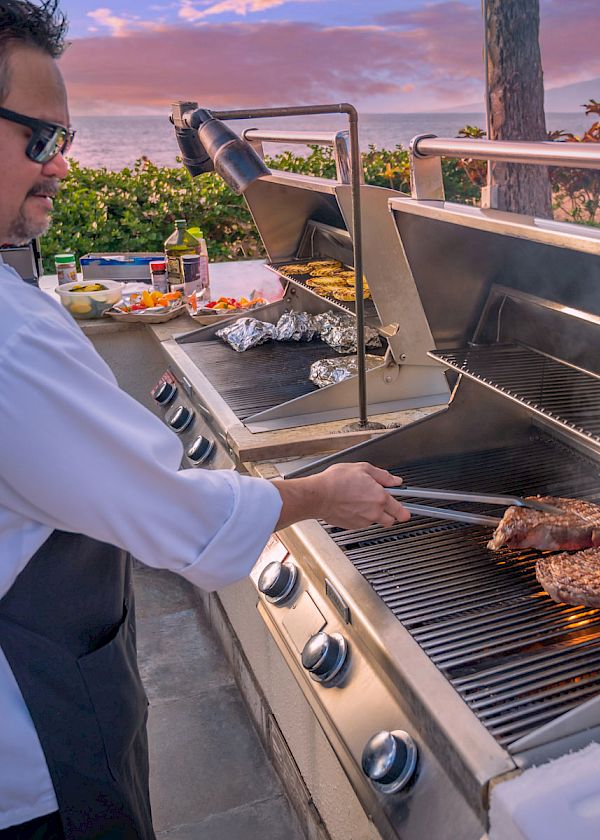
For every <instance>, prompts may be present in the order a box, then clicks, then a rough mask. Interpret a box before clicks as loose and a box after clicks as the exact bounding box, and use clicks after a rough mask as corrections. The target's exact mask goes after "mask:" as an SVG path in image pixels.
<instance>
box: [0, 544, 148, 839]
mask: <svg viewBox="0 0 600 840" xmlns="http://www.w3.org/2000/svg"><path fill="white" fill-rule="evenodd" d="M0 646H1V647H2V649H3V651H4V654H5V655H6V658H7V659H8V662H9V664H10V667H11V669H12V671H13V674H14V675H15V678H16V680H17V682H18V684H19V688H20V689H21V693H22V694H23V697H24V699H25V703H26V704H27V707H28V709H29V712H30V714H31V717H32V719H33V723H34V725H35V728H36V730H37V734H38V736H39V739H40V742H41V745H42V749H43V751H44V755H45V757H46V761H47V764H48V769H49V771H50V776H51V778H52V782H53V785H54V790H55V792H56V798H57V800H58V807H59V810H60V815H61V819H62V821H63V825H64V831H65V835H66V837H67V838H68V840H92V838H94V839H95V838H110V840H153V838H154V836H155V835H154V831H153V829H152V820H151V814H150V801H149V793H148V747H147V740H146V719H147V708H148V700H147V698H146V694H145V692H144V689H143V686H142V683H141V680H140V676H139V672H138V668H137V661H136V646H135V620H134V605H133V593H132V589H131V561H130V559H129V558H128V557H127V556H126V555H125V553H124V552H122V551H121V550H119V549H116V548H114V547H112V546H109V545H106V544H105V543H100V542H97V541H96V540H92V539H90V538H89V537H85V536H82V535H80V534H68V533H65V532H63V531H54V532H53V533H52V534H51V535H50V537H49V538H48V539H47V540H46V542H45V543H44V544H43V545H42V546H41V548H40V549H39V550H38V551H37V552H36V553H35V554H34V555H33V557H32V558H31V560H30V561H29V563H28V564H27V565H26V566H25V568H24V569H23V571H22V572H21V573H20V574H19V576H18V577H17V579H16V580H15V582H14V584H13V585H12V587H11V588H10V590H9V591H8V592H7V593H6V595H5V596H4V598H2V600H0Z"/></svg>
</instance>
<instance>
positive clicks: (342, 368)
mask: <svg viewBox="0 0 600 840" xmlns="http://www.w3.org/2000/svg"><path fill="white" fill-rule="evenodd" d="M365 362H366V368H367V370H371V368H375V367H378V365H381V364H383V358H382V357H381V356H373V355H369V354H367V355H366V356H365ZM357 374H358V363H357V357H356V356H345V357H344V358H343V359H319V360H318V361H317V362H313V363H312V365H311V366H310V374H309V376H308V378H309V379H310V381H311V382H312V383H313V384H314V385H317V386H318V387H319V388H325V386H326V385H335V384H336V383H337V382H343V381H344V379H349V378H350V377H351V376H357Z"/></svg>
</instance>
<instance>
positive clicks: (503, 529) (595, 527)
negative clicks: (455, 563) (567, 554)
mask: <svg viewBox="0 0 600 840" xmlns="http://www.w3.org/2000/svg"><path fill="white" fill-rule="evenodd" d="M528 498H529V499H531V500H532V501H538V502H544V503H546V504H549V505H553V506H554V507H557V508H560V509H561V510H563V511H564V514H562V515H559V514H554V513H544V512H543V511H539V510H533V509H532V508H524V507H509V508H507V509H506V512H505V514H504V516H503V517H502V520H501V522H500V524H499V525H498V527H497V528H496V530H495V531H494V535H493V536H492V539H491V540H490V541H489V543H488V548H491V549H493V550H498V549H499V548H502V546H504V545H505V546H507V547H508V548H537V549H539V550H540V551H561V550H562V551H577V550H579V549H583V548H591V547H593V546H600V506H599V505H595V504H593V503H592V502H584V501H581V500H579V499H558V498H555V497H553V496H529V497H528Z"/></svg>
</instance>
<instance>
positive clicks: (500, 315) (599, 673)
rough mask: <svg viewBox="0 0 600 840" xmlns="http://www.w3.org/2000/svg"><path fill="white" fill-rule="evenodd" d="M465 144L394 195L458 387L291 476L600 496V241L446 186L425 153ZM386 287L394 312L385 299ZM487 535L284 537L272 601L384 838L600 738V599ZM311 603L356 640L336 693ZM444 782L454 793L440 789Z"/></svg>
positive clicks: (430, 828) (310, 530) (422, 531)
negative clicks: (410, 774)
mask: <svg viewBox="0 0 600 840" xmlns="http://www.w3.org/2000/svg"><path fill="white" fill-rule="evenodd" d="M453 142H454V141H435V140H434V141H430V140H425V139H423V138H421V139H420V140H419V141H418V142H416V143H415V145H414V148H413V162H412V163H413V165H412V170H411V175H412V185H413V197H412V198H408V197H404V196H403V197H391V198H390V201H389V208H390V211H391V215H392V217H393V219H394V221H395V224H396V228H397V232H398V235H399V239H400V241H401V244H402V250H403V254H404V257H405V258H406V261H407V264H408V268H409V270H410V274H411V276H412V278H413V280H414V288H415V289H416V291H417V293H418V296H419V303H420V306H421V310H420V311H421V312H422V313H423V315H424V317H425V318H426V320H427V324H428V327H429V330H430V334H431V340H430V343H429V346H428V347H427V348H426V354H428V356H429V358H431V359H434V360H435V361H437V362H440V363H441V364H443V365H445V366H446V367H447V368H451V369H452V371H453V372H455V373H456V374H458V377H457V379H456V377H454V379H455V382H456V385H455V388H454V390H453V393H452V398H451V400H450V403H449V405H448V407H447V408H445V409H444V410H442V411H439V412H438V413H436V414H433V415H431V416H430V417H428V418H425V419H423V420H421V421H418V422H416V423H413V424H412V425H410V426H407V427H405V428H402V429H398V430H397V431H393V432H390V433H388V434H386V435H383V436H380V437H379V438H377V439H373V440H370V441H368V442H367V443H363V444H360V445H358V446H355V447H353V448H351V449H348V450H346V451H345V452H343V453H338V454H337V455H335V456H330V457H327V458H323V459H321V460H320V461H319V462H317V463H314V462H313V463H312V464H310V465H308V466H302V467H300V468H298V469H296V470H292V471H291V472H289V471H287V476H288V477H290V478H293V477H301V476H304V475H310V474H314V473H316V472H319V471H321V470H322V469H324V468H325V467H327V466H329V465H330V464H334V463H340V462H355V461H368V462H370V463H372V464H375V465H377V466H379V467H383V468H386V469H391V470H392V471H394V472H399V473H401V474H402V476H403V477H404V479H405V481H406V483H407V485H409V486H410V485H411V484H413V485H415V486H420V487H427V486H429V487H432V488H433V487H436V488H437V487H441V488H446V489H448V490H453V489H456V490H463V491H467V492H468V491H471V492H480V493H505V494H514V495H519V496H526V495H535V494H538V493H542V494H547V495H551V496H565V497H571V498H581V499H587V500H592V501H595V502H597V503H600V361H599V360H600V260H599V256H600V237H599V236H598V233H597V232H594V231H589V230H587V229H582V228H580V227H579V226H573V225H563V224H559V223H555V222H549V221H544V220H539V219H529V218H526V217H522V216H518V215H515V214H506V213H497V212H495V211H493V210H485V211H483V210H480V209H478V208H473V207H459V206H457V205H452V204H448V203H445V202H444V201H443V192H442V189H441V167H440V165H439V161H436V162H435V163H436V165H435V167H432V166H429V164H430V163H431V160H428V159H427V158H428V156H429V151H428V150H431V149H433V152H432V153H435V154H441V153H442V152H441V151H440V149H447V148H450V149H451V148H452V143H453ZM461 142H462V141H461ZM428 144H431V145H428ZM436 144H437V145H436ZM517 145H518V146H519V148H514V147H511V148H512V151H511V154H513V158H514V154H516V153H517V152H518V154H519V155H521V154H522V153H524V150H523V148H521V146H522V144H517ZM561 145H562V144H561ZM534 146H535V147H536V149H537V153H539V152H540V149H539V148H537V146H536V144H534ZM461 148H462V147H461ZM469 148H472V149H473V154H476V150H477V149H478V148H481V147H478V145H477V141H471V143H470V146H469ZM495 148H496V146H495V145H493V144H491V145H490V144H487V145H486V146H485V147H484V151H485V154H484V155H483V157H486V155H488V151H486V150H489V149H495ZM423 149H424V150H425V151H424V153H423V154H421V151H423ZM534 151H535V149H534ZM541 152H542V153H543V154H547V152H548V150H547V148H546V147H545V148H544V149H543V150H541ZM494 154H495V152H494ZM502 154H503V152H502ZM595 160H596V163H597V162H598V155H597V153H596V156H595ZM421 198H424V199H427V200H425V201H422V200H420V199H421ZM369 285H370V287H371V288H372V290H373V292H374V294H373V297H374V300H375V304H376V307H377V310H378V311H379V309H380V301H382V300H385V295H378V294H376V292H375V289H376V281H375V283H373V284H372V283H371V279H370V278H369ZM407 288H408V286H407ZM389 291H391V290H389ZM401 303H402V301H401V300H399V301H398V304H399V305H401ZM381 322H382V323H383V324H388V323H391V319H388V318H383V317H382V319H381ZM457 348H458V349H457ZM410 501H413V500H410ZM414 501H416V502H418V501H421V500H417V499H415V500H414ZM441 504H442V502H440V501H438V500H436V505H441ZM445 504H446V505H447V506H452V507H460V508H462V509H463V510H467V511H469V510H472V511H474V512H477V513H483V514H492V515H493V516H496V517H497V516H499V515H500V514H501V513H502V509H501V508H498V507H493V506H489V505H487V506H486V505H472V504H471V505H468V504H466V503H461V504H460V505H457V504H456V503H450V502H446V503H445ZM490 536H491V532H490V530H489V528H488V529H486V528H482V527H475V526H472V525H466V524H462V523H457V522H448V521H443V522H442V521H440V520H434V519H432V518H426V517H425V516H413V518H412V519H411V520H410V521H409V522H407V523H402V524H397V525H396V526H394V527H392V528H389V529H382V528H367V529H360V530H355V531H343V530H338V529H335V528H328V527H326V526H324V524H323V523H321V524H320V525H319V524H316V523H314V522H313V523H300V524H298V525H295V526H292V527H291V528H289V529H286V531H285V532H284V533H283V535H282V538H281V540H282V542H283V543H284V548H285V549H287V551H288V552H289V557H288V558H287V560H286V563H287V564H288V565H289V564H294V563H295V564H296V566H297V568H298V572H297V579H298V581H299V584H298V587H297V592H296V595H295V600H291V601H290V602H286V603H284V604H282V605H275V606H272V605H271V604H270V603H269V602H267V601H266V600H262V601H261V604H260V609H261V613H262V614H264V616H265V618H266V620H267V624H268V626H269V627H271V628H275V631H276V632H275V633H274V635H275V638H276V639H277V641H278V644H279V646H280V648H281V649H282V650H283V651H284V652H285V656H286V659H287V661H288V662H289V663H291V665H292V667H293V669H295V673H297V674H298V680H299V682H300V684H301V685H302V687H303V691H304V693H305V695H306V696H307V697H308V699H309V702H310V703H311V705H312V707H313V708H315V709H316V710H317V714H318V715H319V719H320V720H321V722H322V725H323V727H324V729H325V731H326V733H327V735H328V737H329V739H330V742H331V743H332V744H333V745H334V749H335V750H336V753H337V755H338V756H339V758H340V762H342V763H343V765H344V767H345V769H346V771H347V773H348V776H349V778H350V779H351V780H352V782H353V784H355V786H356V789H357V790H358V791H359V794H360V795H361V797H362V798H363V801H364V802H365V807H367V809H368V812H369V814H373V818H374V820H375V822H376V824H377V827H378V829H379V830H380V831H382V835H383V836H385V837H386V838H387V837H402V838H409V837H410V838H415V840H417V838H418V839H419V840H421V838H424V837H427V838H429V837H431V838H434V837H435V838H436V840H437V838H440V840H456V838H459V837H460V838H461V840H463V839H464V840H479V838H481V836H482V834H485V831H486V828H487V817H488V807H489V795H490V789H491V785H492V782H494V783H499V785H498V786H499V788H501V786H502V784H501V783H502V782H503V781H504V780H505V779H506V778H507V776H512V775H514V774H515V773H516V772H519V771H520V770H524V769H527V768H529V767H531V766H532V765H538V764H542V763H544V762H547V761H549V760H551V759H553V758H558V757H560V756H562V755H564V754H565V753H566V752H568V751H570V750H577V749H580V748H582V747H585V746H586V745H588V744H590V742H592V741H598V740H600V610H597V609H588V608H584V607H579V606H571V605H567V604H558V603H555V602H554V601H553V600H551V598H550V597H549V596H548V595H547V594H546V593H545V592H544V590H543V589H542V587H541V586H540V584H538V582H537V580H536V576H535V564H536V558H537V556H538V555H537V553H536V552H534V551H532V550H525V551H511V550H508V549H504V550H502V551H499V552H491V551H489V550H488V549H487V542H488V540H489V538H490ZM284 556H285V552H284ZM271 571H272V570H271ZM288 574H289V572H288ZM282 576H283V578H284V579H285V576H286V572H285V570H283V567H282ZM258 588H259V591H261V592H264V590H261V589H260V585H259V587H258ZM313 605H317V606H318V610H317V611H315V609H314V608H313ZM303 614H304V615H305V618H306V623H305V626H304V632H305V636H308V635H309V634H310V633H314V632H315V629H317V630H318V629H322V628H324V632H326V633H329V634H330V639H331V642H330V646H331V647H332V648H333V650H334V651H335V649H336V648H335V638H336V637H337V636H340V635H341V636H342V637H343V638H344V639H345V640H347V646H348V648H349V650H350V651H351V661H350V665H349V669H348V674H347V677H346V680H345V682H343V683H341V684H340V685H339V686H336V687H335V689H327V690H321V689H320V687H319V686H317V688H316V689H315V688H314V683H313V682H312V681H311V679H310V677H311V676H314V675H313V674H312V672H311V673H310V676H307V675H306V670H309V671H310V668H307V666H306V664H305V663H304V661H303V660H302V658H301V657H300V656H299V653H298V651H300V649H301V645H298V635H299V634H298V632H297V627H298V623H299V622H300V620H301V617H302V615H303ZM303 669H304V670H303ZM350 695H352V697H351V696H350ZM390 696H393V703H394V709H393V710H390ZM373 732H376V735H375V737H372V733H373ZM406 733H408V735H409V736H410V739H412V741H413V742H414V743H417V744H418V749H419V751H420V752H419V755H420V758H419V762H420V764H419V767H420V773H419V776H418V778H415V781H414V784H413V785H412V786H410V787H407V788H404V789H401V788H399V787H398V785H402V784H404V781H405V779H404V776H403V773H404V770H405V768H404V767H400V766H399V765H400V764H401V762H398V764H397V766H396V772H393V771H392V770H389V769H388V768H390V767H392V766H393V763H394V761H397V757H398V754H399V750H400V748H401V745H402V744H403V745H404V748H405V751H406V753H407V754H408V753H409V750H408V746H410V742H408V741H407V739H406V737H405V736H406ZM407 745H408V746H407ZM381 756H384V757H385V759H386V762H387V763H386V775H385V777H384V778H383V783H382V777H381V772H380V767H379V765H378V766H377V767H375V765H374V764H373V761H372V759H374V758H381ZM365 759H366V760H365ZM375 764H377V762H375ZM412 766H413V765H411V767H412ZM374 767H375V769H373V768H374ZM444 780H448V781H449V782H450V784H451V785H452V787H453V789H450V788H448V789H447V790H446V792H445V793H442V792H441V788H440V784H442V783H443V781H444ZM394 786H395V787H394ZM571 792H572V794H573V798H575V797H577V795H578V793H577V791H576V790H574V789H573V790H572V791H571ZM374 795H375V796H377V802H376V803H374V802H373V797H374ZM573 801H574V799H573ZM578 801H579V800H578ZM436 808H438V811H437V813H435V809H436ZM453 809H455V810H454V815H455V816H454V818H453V817H452V811H453ZM469 814H471V815H473V817H474V818H475V820H476V825H469ZM453 820H454V821H453ZM576 824H577V825H579V824H580V823H576Z"/></svg>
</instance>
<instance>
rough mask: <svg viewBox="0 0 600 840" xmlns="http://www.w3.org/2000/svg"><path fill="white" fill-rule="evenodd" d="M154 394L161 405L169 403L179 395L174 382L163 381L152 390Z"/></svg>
mask: <svg viewBox="0 0 600 840" xmlns="http://www.w3.org/2000/svg"><path fill="white" fill-rule="evenodd" d="M152 396H153V397H154V399H155V400H156V402H157V403H158V404H159V405H168V404H169V403H170V402H173V400H174V399H175V397H176V396H177V386H176V385H173V383H172V382H161V384H160V385H158V386H157V387H156V388H155V389H154V391H152Z"/></svg>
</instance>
